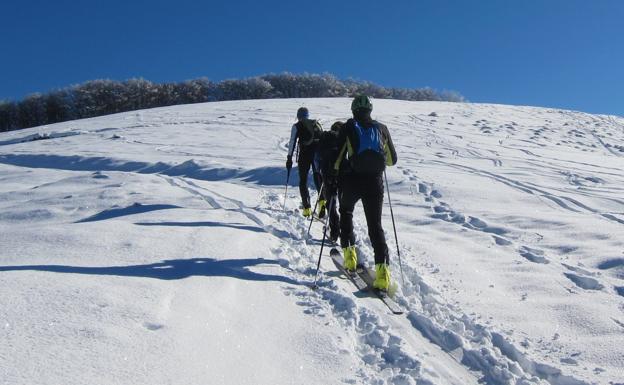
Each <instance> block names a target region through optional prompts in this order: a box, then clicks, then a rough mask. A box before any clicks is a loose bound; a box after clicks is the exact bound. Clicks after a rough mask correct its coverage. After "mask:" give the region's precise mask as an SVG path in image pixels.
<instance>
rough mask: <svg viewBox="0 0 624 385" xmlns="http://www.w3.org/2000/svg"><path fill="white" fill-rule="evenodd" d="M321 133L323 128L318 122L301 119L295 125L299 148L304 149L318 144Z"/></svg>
mask: <svg viewBox="0 0 624 385" xmlns="http://www.w3.org/2000/svg"><path fill="white" fill-rule="evenodd" d="M322 132H323V128H322V127H321V124H320V123H319V122H318V120H312V119H303V120H302V121H300V122H299V123H297V135H298V136H299V145H301V146H304V147H306V146H310V145H312V144H313V143H314V142H318V140H319V138H320V137H321V133H322Z"/></svg>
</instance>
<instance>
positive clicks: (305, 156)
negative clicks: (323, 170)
mask: <svg viewBox="0 0 624 385" xmlns="http://www.w3.org/2000/svg"><path fill="white" fill-rule="evenodd" d="M313 160H314V149H306V148H300V152H299V158H298V160H297V162H298V165H299V193H300V194H301V203H302V204H303V207H304V208H308V207H311V206H312V205H310V192H309V191H308V173H309V172H310V167H312V179H313V180H314V186H315V187H316V191H319V190H320V189H321V174H319V172H318V171H317V170H315V169H314V164H313Z"/></svg>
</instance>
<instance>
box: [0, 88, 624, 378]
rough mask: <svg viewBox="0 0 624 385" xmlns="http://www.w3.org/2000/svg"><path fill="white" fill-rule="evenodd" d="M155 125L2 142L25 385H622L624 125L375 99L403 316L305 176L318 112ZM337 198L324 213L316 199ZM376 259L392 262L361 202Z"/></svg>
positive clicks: (19, 363) (85, 127) (188, 115)
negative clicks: (316, 211) (334, 241)
mask: <svg viewBox="0 0 624 385" xmlns="http://www.w3.org/2000/svg"><path fill="white" fill-rule="evenodd" d="M301 105H305V106H307V107H308V108H309V109H310V111H311V115H312V117H314V118H319V119H320V120H321V122H322V123H323V125H324V126H325V127H326V128H328V127H329V126H330V125H331V123H333V121H335V120H337V119H342V120H344V119H346V118H348V114H349V105H350V100H348V99H341V98H337V99H300V100H298V99H289V100H254V101H235V102H219V103H207V104H195V105H187V106H175V107H167V108H158V109H152V110H143V111H135V112H129V113H123V114H116V115H110V116H106V117H99V118H93V119H86V120H80V121H72V122H66V123H60V124H55V125H51V126H43V127H37V128H32V129H28V130H21V131H14V132H8V133H1V134H0V291H1V292H2V295H1V296H0V309H1V311H0V341H2V344H0V383H2V384H59V383H63V384H84V383H98V384H120V383H133V384H154V383H163V384H178V383H184V384H204V383H210V384H264V383H271V384H334V383H347V384H396V385H398V384H421V385H422V384H477V383H487V384H495V385H499V384H523V385H525V384H553V385H576V384H618V383H619V384H622V383H624V282H623V281H622V280H623V279H624V256H623V255H622V253H623V250H624V249H623V246H624V239H623V238H622V236H621V234H622V225H623V224H624V198H622V196H623V195H622V192H623V191H624V187H622V186H624V172H622V170H623V169H624V146H623V143H624V119H622V118H620V117H615V116H603V115H590V114H585V113H581V112H573V111H563V110H554V109H545V108H535V107H521V106H505V105H487V104H462V103H442V102H403V101H391V100H375V101H374V106H375V109H374V111H373V116H374V117H375V118H377V119H378V120H380V121H382V122H384V123H386V124H387V125H388V127H389V129H390V131H391V133H392V136H393V139H394V143H395V146H396V148H397V152H398V156H399V163H398V164H397V166H396V167H393V168H389V169H388V171H387V175H388V181H389V188H390V190H391V194H392V195H391V196H392V202H393V207H394V215H395V219H396V221H397V230H398V239H399V245H398V249H399V250H400V255H401V261H402V267H403V272H404V278H405V284H402V282H401V278H400V268H399V265H398V263H399V260H398V259H399V258H398V256H397V251H396V250H397V246H396V244H395V242H394V235H393V233H392V222H391V219H390V211H389V209H388V207H387V206H386V208H385V209H384V218H383V221H384V226H385V230H386V234H387V239H388V242H389V247H390V249H391V263H392V272H393V278H394V280H395V281H396V282H397V283H398V284H399V285H398V286H399V287H398V292H397V295H396V299H397V301H398V303H399V304H400V305H401V306H402V307H403V309H404V311H405V313H404V314H403V315H393V314H391V313H390V312H389V311H388V309H387V307H386V306H385V305H384V304H383V303H382V302H381V301H379V300H378V299H376V298H374V297H371V296H367V295H363V294H362V293H354V287H353V285H352V284H351V283H350V282H349V281H348V280H346V279H345V278H343V277H341V276H340V274H339V273H338V272H337V271H336V269H335V267H334V265H333V263H332V261H331V260H330V258H328V257H329V249H328V248H325V250H326V252H325V253H324V255H323V259H322V261H321V274H320V275H319V281H318V284H319V287H318V289H317V290H311V289H310V287H309V286H310V284H311V283H312V281H313V279H314V272H315V267H316V262H317V258H318V253H319V250H320V241H319V240H320V238H321V237H322V228H321V225H320V224H318V223H317V224H314V225H313V227H312V239H310V240H307V239H306V232H307V225H308V223H307V222H306V220H304V218H303V217H302V216H301V214H300V212H299V210H298V204H299V197H298V191H297V188H296V187H295V186H296V185H297V183H298V181H297V172H294V173H293V177H291V188H289V190H288V195H287V197H286V198H287V200H286V211H283V210H282V205H283V203H284V182H285V179H286V171H285V168H284V163H285V155H286V149H287V141H288V136H289V133H290V126H291V124H292V123H293V120H294V113H295V111H296V110H297V108H298V107H300V106H301ZM314 197H315V196H314ZM355 230H356V233H357V236H358V248H359V256H360V259H361V260H364V261H365V262H366V263H367V264H368V265H369V266H370V265H371V264H372V248H371V246H370V243H369V242H368V240H367V235H366V234H367V230H366V225H365V220H364V215H363V212H362V209H361V206H358V208H357V209H356V215H355Z"/></svg>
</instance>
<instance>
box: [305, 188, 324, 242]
mask: <svg viewBox="0 0 624 385" xmlns="http://www.w3.org/2000/svg"><path fill="white" fill-rule="evenodd" d="M324 185H325V182H323V183H321V189H320V190H319V194H318V196H317V197H316V203H314V211H312V215H310V224H309V225H308V234H307V235H306V240H307V239H308V238H310V229H311V228H312V222H313V221H314V213H315V212H316V207H317V206H318V203H319V199H321V193H322V192H323V186H324Z"/></svg>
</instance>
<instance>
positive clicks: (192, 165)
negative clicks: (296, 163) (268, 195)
mask: <svg viewBox="0 0 624 385" xmlns="http://www.w3.org/2000/svg"><path fill="white" fill-rule="evenodd" d="M0 163H4V164H9V165H13V166H21V167H31V168H50V169H58V170H69V171H123V172H136V173H140V174H162V175H167V176H184V177H189V178H193V179H199V180H206V181H223V180H230V179H240V180H243V181H245V182H249V183H255V184H259V185H265V186H283V185H284V183H285V181H286V168H285V167H283V166H280V167H276V166H267V167H258V168H253V169H243V168H240V167H238V168H225V167H211V166H207V165H201V164H198V163H197V162H195V160H193V159H190V160H188V161H186V162H183V163H179V164H176V165H171V164H168V163H163V162H157V163H147V162H136V161H124V160H120V159H114V158H108V157H104V156H101V157H84V156H78V155H72V156H62V155H46V154H4V155H0ZM294 169H296V167H294ZM290 183H291V185H294V186H296V185H298V183H299V180H298V173H297V172H292V173H291V178H290Z"/></svg>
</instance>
